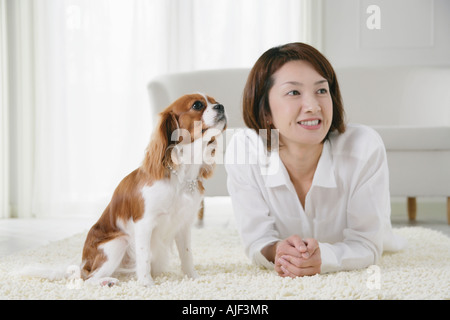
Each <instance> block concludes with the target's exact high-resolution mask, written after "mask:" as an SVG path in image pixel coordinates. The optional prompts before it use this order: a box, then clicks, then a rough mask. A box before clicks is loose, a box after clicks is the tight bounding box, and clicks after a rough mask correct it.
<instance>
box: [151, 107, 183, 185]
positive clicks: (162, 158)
mask: <svg viewBox="0 0 450 320" xmlns="http://www.w3.org/2000/svg"><path fill="white" fill-rule="evenodd" d="M156 128H157V129H156V130H155V132H154V133H153V136H152V138H151V140H150V143H149V145H148V147H147V150H146V153H145V158H144V162H143V167H144V169H145V170H146V171H147V172H148V173H149V174H150V178H151V179H152V180H161V179H163V178H164V177H165V172H166V168H167V166H168V165H172V160H171V156H170V151H171V148H170V146H171V145H172V144H174V143H176V141H172V138H173V137H172V133H173V132H174V131H175V130H176V129H177V128H178V121H177V118H176V116H175V114H173V113H172V112H171V111H164V112H162V113H160V120H159V122H158V125H157V127H156Z"/></svg>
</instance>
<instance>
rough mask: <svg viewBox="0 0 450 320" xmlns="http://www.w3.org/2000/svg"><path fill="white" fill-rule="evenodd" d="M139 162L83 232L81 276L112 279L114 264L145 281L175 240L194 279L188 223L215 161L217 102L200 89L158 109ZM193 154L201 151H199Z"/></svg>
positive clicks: (220, 123) (221, 126)
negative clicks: (160, 110)
mask: <svg viewBox="0 0 450 320" xmlns="http://www.w3.org/2000/svg"><path fill="white" fill-rule="evenodd" d="M159 116H160V119H159V123H158V125H157V126H156V129H155V131H154V132H153V134H152V138H151V141H150V143H149V145H148V147H147V149H146V152H145V157H144V160H143V162H142V165H141V166H140V167H139V168H138V169H136V170H134V171H133V172H132V173H130V174H129V175H128V176H126V177H125V178H124V179H123V180H122V181H121V182H120V183H119V185H118V186H117V188H116V189H115V191H114V194H113V196H112V198H111V201H110V203H109V204H108V206H107V207H106V209H105V210H104V212H103V214H102V215H101V217H100V218H99V220H98V221H97V222H96V223H95V224H94V225H93V226H92V228H91V229H90V230H89V233H88V234H87V237H86V241H85V243H84V247H83V253H82V263H81V277H82V278H83V279H84V280H86V282H90V283H99V284H100V285H108V286H112V285H114V284H116V283H117V282H118V280H117V279H115V278H112V276H113V274H114V272H116V271H120V270H121V269H125V270H133V272H135V273H136V276H137V281H138V283H140V284H141V285H143V286H147V287H149V286H152V285H153V283H154V282H153V277H152V276H155V275H157V274H159V273H161V272H163V271H165V267H166V266H167V262H168V258H169V252H170V248H171V247H172V245H173V242H174V241H175V243H176V246H177V249H178V253H179V257H180V260H181V268H182V271H183V272H184V273H185V274H186V275H187V276H188V277H190V278H196V277H197V273H196V271H195V269H194V263H193V256H192V250H191V244H190V242H191V226H192V224H193V222H194V220H195V216H196V213H197V212H198V211H199V209H200V206H201V202H202V199H203V192H204V187H203V184H202V181H203V180H204V179H206V178H209V177H210V176H211V175H212V173H213V169H214V163H209V162H210V161H209V162H205V159H204V158H203V157H202V156H204V154H205V152H206V151H208V152H209V154H210V155H212V156H214V152H215V147H216V144H217V136H219V135H220V134H221V133H222V132H223V131H224V130H225V129H226V124H227V118H226V113H225V109H224V106H223V105H221V104H220V103H218V102H217V101H215V99H214V98H212V97H210V96H207V95H204V94H201V93H196V94H189V95H184V96H182V97H180V98H179V99H177V100H176V101H175V102H173V103H172V104H171V105H170V106H168V107H167V108H166V109H165V110H164V111H162V112H161V113H160V114H159ZM199 153H200V157H199ZM202 154H203V155H202Z"/></svg>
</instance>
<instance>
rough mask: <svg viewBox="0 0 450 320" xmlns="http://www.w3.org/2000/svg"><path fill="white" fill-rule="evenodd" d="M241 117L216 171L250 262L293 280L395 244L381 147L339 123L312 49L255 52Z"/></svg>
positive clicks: (328, 76) (335, 99)
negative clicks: (222, 175)
mask: <svg viewBox="0 0 450 320" xmlns="http://www.w3.org/2000/svg"><path fill="white" fill-rule="evenodd" d="M355 90H357V88H355ZM243 113H244V121H245V124H246V125H247V126H248V128H249V129H246V130H242V131H239V132H237V133H236V134H235V135H234V136H233V139H232V141H231V142H230V145H229V146H228V148H227V158H226V170H227V173H228V190H229V192H230V195H231V199H232V202H233V209H234V212H235V215H236V221H237V224H238V228H239V232H240V235H241V238H242V241H243V243H244V246H245V250H246V253H247V255H248V256H249V257H250V258H251V259H252V261H253V262H254V263H256V264H258V265H262V266H265V267H267V268H275V270H276V272H277V273H278V274H279V275H280V276H283V277H286V276H288V277H297V276H305V275H314V274H318V273H326V272H332V271H338V270H351V269H357V268H364V267H367V266H369V265H372V264H375V263H376V262H377V260H378V259H379V258H380V256H381V254H382V252H383V250H392V251H395V250H399V249H401V248H402V247H403V245H404V241H403V239H401V238H399V237H397V236H395V235H394V234H392V230H391V229H392V227H391V223H390V196H389V174H388V167H387V160H386V152H385V148H384V145H383V141H382V140H381V138H380V136H379V135H378V134H377V133H376V132H375V131H374V130H372V129H371V128H369V127H366V126H362V125H347V126H346V125H345V123H344V109H343V105H342V100H341V95H340V91H339V85H338V82H337V78H336V74H335V72H334V70H333V68H332V66H331V64H330V63H329V62H328V60H327V59H326V58H325V57H324V56H323V55H322V54H321V53H320V52H318V51H317V50H316V49H314V48H313V47H311V46H309V45H306V44H303V43H291V44H287V45H284V46H280V47H276V48H272V49H270V50H268V51H267V52H265V53H264V54H263V55H262V56H261V57H260V58H259V59H258V61H257V62H256V64H255V65H254V67H253V68H252V70H251V71H250V74H249V77H248V80H247V84H246V86H245V89H244V97H243ZM277 136H278V138H277ZM274 146H275V147H274ZM263 148H264V151H266V152H269V154H270V157H269V158H267V159H269V160H270V161H269V163H266V161H261V159H262V157H261V150H262V149H263ZM235 155H236V156H237V157H240V159H246V160H245V161H236V159H235ZM251 159H259V161H251Z"/></svg>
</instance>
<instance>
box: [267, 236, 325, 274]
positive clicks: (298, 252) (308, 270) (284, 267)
mask: <svg viewBox="0 0 450 320" xmlns="http://www.w3.org/2000/svg"><path fill="white" fill-rule="evenodd" d="M274 263H275V271H276V272H277V273H278V275H279V276H281V277H291V278H295V277H302V276H312V275H315V274H318V273H320V266H321V264H322V260H321V257H320V248H319V243H318V242H317V240H316V239H312V238H307V239H302V238H300V237H299V236H297V235H293V236H290V237H289V238H287V239H285V240H282V241H280V242H278V243H277V244H276V249H275V257H274Z"/></svg>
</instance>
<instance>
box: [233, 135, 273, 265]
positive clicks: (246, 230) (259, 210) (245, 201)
mask: <svg viewBox="0 0 450 320" xmlns="http://www.w3.org/2000/svg"><path fill="white" fill-rule="evenodd" d="M241 138H242V137H241ZM234 142H235V143H239V141H236V139H234ZM232 143H233V140H232ZM232 143H230V145H231V144H232ZM238 147H239V146H238ZM228 148H230V146H228V147H227V150H228ZM238 150H239V148H238ZM241 150H244V149H241ZM225 169H226V171H227V175H228V178H227V187H228V192H229V193H230V196H231V199H232V204H233V212H234V215H235V218H236V223H237V228H238V230H239V234H240V236H241V239H242V242H243V245H244V248H245V253H246V255H247V256H248V257H249V258H250V259H251V260H252V262H253V263H255V264H256V265H260V266H264V267H266V268H269V269H272V268H273V267H274V265H273V263H272V262H270V261H268V260H267V259H266V258H265V257H264V256H263V255H262V253H261V250H262V249H263V248H264V247H265V246H267V245H269V244H271V243H274V242H276V241H279V240H280V239H279V233H278V231H277V230H276V228H275V223H274V222H275V220H274V218H273V217H272V216H271V215H270V214H269V207H268V206H267V204H266V202H265V200H264V197H263V195H262V193H261V189H260V187H259V186H258V181H257V179H258V177H257V174H258V170H259V166H258V165H251V164H236V163H235V161H233V159H231V160H230V159H229V154H228V153H227V161H226V162H225Z"/></svg>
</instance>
